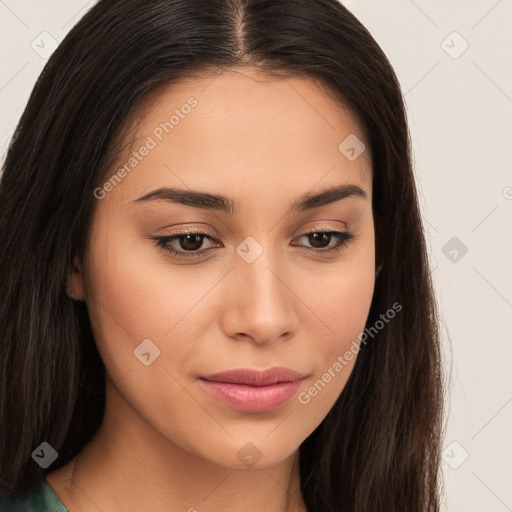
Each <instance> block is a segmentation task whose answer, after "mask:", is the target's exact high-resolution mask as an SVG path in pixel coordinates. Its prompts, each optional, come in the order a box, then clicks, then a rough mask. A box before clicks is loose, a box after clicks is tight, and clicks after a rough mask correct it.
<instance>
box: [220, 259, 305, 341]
mask: <svg viewBox="0 0 512 512" xmlns="http://www.w3.org/2000/svg"><path fill="white" fill-rule="evenodd" d="M277 259H278V258H277V257H275V256H274V254H273V253H272V252H271V251H270V250H267V249H265V250H263V252H262V253H261V254H260V255H259V256H258V257H257V258H256V259H255V260H254V261H252V262H249V261H250V259H244V258H243V257H241V256H239V255H238V254H237V255H236V257H235V264H234V265H235V266H234V268H233V270H232V271H231V272H230V276H231V277H230V281H229V282H230V284H229V287H230V288H229V292H228V293H229V300H228V302H227V304H226V308H225V310H224V314H223V316H222V319H221V323H222V328H223V330H224V332H225V334H226V335H227V336H230V337H232V338H234V339H238V340H240V341H241V340H244V339H245V340H250V341H251V342H253V343H256V344H258V345H267V344H269V343H276V342H278V341H279V340H285V339H288V338H290V337H291V336H293V334H294V332H295V331H296V330H297V326H298V316H297V312H296V306H297V303H300V301H299V299H298V298H297V297H296V296H295V295H294V293H293V285H291V284H290V281H291V277H290V271H289V270H287V269H286V266H285V263H284V261H283V260H281V261H280V262H278V261H277Z"/></svg>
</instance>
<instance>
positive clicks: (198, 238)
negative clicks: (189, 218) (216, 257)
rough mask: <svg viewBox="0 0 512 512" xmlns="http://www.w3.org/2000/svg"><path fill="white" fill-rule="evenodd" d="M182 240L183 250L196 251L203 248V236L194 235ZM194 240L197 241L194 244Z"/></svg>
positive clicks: (185, 236)
mask: <svg viewBox="0 0 512 512" xmlns="http://www.w3.org/2000/svg"><path fill="white" fill-rule="evenodd" d="M181 239H182V242H181V246H182V248H183V249H188V250H190V251H195V250H197V249H199V247H201V235H197V234H194V233H192V234H190V235H184V236H182V237H181ZM183 239H184V240H185V242H184V243H183ZM191 240H192V241H191ZM194 240H195V242H194ZM190 245H191V246H190ZM194 246H197V247H194Z"/></svg>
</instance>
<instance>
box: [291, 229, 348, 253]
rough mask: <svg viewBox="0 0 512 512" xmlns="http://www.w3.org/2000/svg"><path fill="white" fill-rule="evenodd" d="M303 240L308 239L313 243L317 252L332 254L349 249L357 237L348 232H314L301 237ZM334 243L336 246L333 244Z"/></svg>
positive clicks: (313, 247)
mask: <svg viewBox="0 0 512 512" xmlns="http://www.w3.org/2000/svg"><path fill="white" fill-rule="evenodd" d="M301 238H306V239H307V240H308V241H309V242H310V243H311V245H312V247H311V248H312V249H313V250H315V251H316V252H330V251H339V250H341V249H343V248H344V247H347V246H348V245H350V242H352V240H353V239H354V238H355V237H354V235H353V234H352V233H349V232H348V231H313V232H311V233H305V234H304V235H301V236H300V237H299V239H301ZM333 241H334V245H333V244H332V243H331V242H333ZM329 245H330V247H329ZM325 246H327V248H325ZM308 248H309V247H308Z"/></svg>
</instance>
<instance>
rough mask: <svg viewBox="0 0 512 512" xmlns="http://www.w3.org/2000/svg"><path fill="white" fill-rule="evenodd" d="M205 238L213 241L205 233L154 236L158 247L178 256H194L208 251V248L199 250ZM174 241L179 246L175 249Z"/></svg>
mask: <svg viewBox="0 0 512 512" xmlns="http://www.w3.org/2000/svg"><path fill="white" fill-rule="evenodd" d="M205 239H209V240H212V241H213V238H212V237H211V236H209V235H207V234H206V233H189V232H186V233H178V234H176V235H172V236H163V237H156V238H155V240H157V242H158V243H157V245H158V246H159V247H161V248H162V249H164V250H165V251H167V252H170V253H171V254H172V255H173V256H176V257H178V258H194V257H198V256H201V255H202V254H204V253H205V252H207V251H209V249H202V250H199V249H200V248H201V246H202V245H203V243H204V240H205ZM176 243H177V245H179V246H180V247H178V249H176ZM173 244H174V245H173Z"/></svg>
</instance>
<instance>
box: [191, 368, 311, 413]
mask: <svg viewBox="0 0 512 512" xmlns="http://www.w3.org/2000/svg"><path fill="white" fill-rule="evenodd" d="M305 378H306V375H303V374H300V373H298V372H295V371H292V370H289V369H287V368H283V367H274V368H269V369H268V370H264V371H260V370H252V369H249V368H239V369H235V370H228V371H225V372H219V373H214V374H211V375H206V376H203V377H200V379H199V381H200V382H201V385H202V387H203V389H205V391H207V392H208V393H209V394H210V395H211V396H213V397H215V398H217V399H218V400H220V401H221V402H223V403H225V404H227V405H230V406H231V407H234V408H235V409H238V410H241V411H244V412H269V411H273V410H275V409H277V408H279V407H281V406H282V405H283V404H284V403H285V402H287V401H288V400H290V398H292V397H293V396H294V395H295V394H296V393H297V391H298V389H299V388H300V386H301V385H302V383H303V382H304V380H305Z"/></svg>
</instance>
